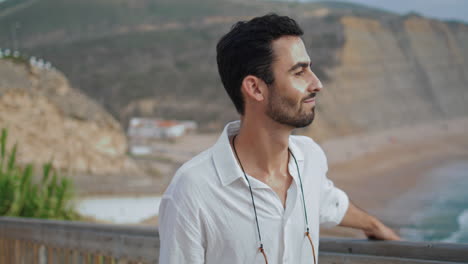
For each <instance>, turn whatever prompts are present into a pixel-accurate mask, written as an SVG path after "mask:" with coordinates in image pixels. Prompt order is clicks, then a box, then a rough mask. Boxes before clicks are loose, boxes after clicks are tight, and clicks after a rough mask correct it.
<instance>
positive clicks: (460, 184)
mask: <svg viewBox="0 0 468 264" xmlns="http://www.w3.org/2000/svg"><path fill="white" fill-rule="evenodd" d="M427 176H428V177H427V179H428V182H426V183H425V184H426V186H427V185H432V188H425V192H423V193H421V194H419V195H418V197H417V198H416V199H418V200H419V204H420V206H419V208H418V210H415V211H414V213H412V214H411V215H410V216H409V218H408V222H407V223H406V224H403V226H402V227H401V228H400V233H401V235H402V238H403V239H405V240H409V241H434V242H448V243H468V161H466V160H460V161H453V162H450V163H447V164H445V165H443V166H441V167H437V168H434V169H433V170H431V171H430V172H429V175H427Z"/></svg>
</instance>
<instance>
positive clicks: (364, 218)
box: [340, 201, 401, 240]
mask: <svg viewBox="0 0 468 264" xmlns="http://www.w3.org/2000/svg"><path fill="white" fill-rule="evenodd" d="M340 226H344V227H352V228H357V229H361V230H362V231H364V234H366V236H367V238H369V239H377V240H401V238H400V237H399V236H398V235H397V234H396V233H395V232H394V231H393V230H392V229H390V228H389V227H387V226H386V225H384V224H383V223H382V222H380V221H379V220H378V219H377V218H375V217H373V216H371V215H369V214H368V213H366V212H365V211H364V210H362V209H360V208H358V207H357V206H356V205H354V204H353V203H352V202H351V201H350V202H349V207H348V210H347V211H346V214H345V216H344V217H343V220H342V221H341V223H340Z"/></svg>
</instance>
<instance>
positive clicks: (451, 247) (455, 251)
mask: <svg viewBox="0 0 468 264" xmlns="http://www.w3.org/2000/svg"><path fill="white" fill-rule="evenodd" d="M158 256H159V233H158V230H157V229H156V228H149V227H137V226H135V227H134V226H115V225H104V224H90V223H82V222H67V221H53V220H39V219H25V218H11V217H0V264H30V263H34V264H46V263H47V264H62V263H73V264H75V263H76V264H82V263H90V264H91V263H93V264H104V263H106V264H107V263H112V264H124V263H129V264H134V263H142V264H146V263H147V264H154V263H158ZM319 260H320V263H321V264H332V263H333V264H357V263H376V264H389V263H398V264H436V263H439V264H449V263H451V264H456V263H468V244H446V243H416V242H390V241H368V240H350V239H332V238H323V239H321V240H320V253H319Z"/></svg>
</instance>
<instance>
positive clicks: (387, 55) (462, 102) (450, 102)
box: [309, 16, 468, 138]
mask: <svg viewBox="0 0 468 264" xmlns="http://www.w3.org/2000/svg"><path fill="white" fill-rule="evenodd" d="M340 23H341V24H342V25H343V29H344V30H343V32H344V39H345V41H344V45H343V47H342V48H341V49H339V50H337V53H336V54H335V56H336V57H337V60H338V61H339V63H337V65H336V66H335V67H331V68H329V69H327V74H328V75H329V76H330V78H329V81H328V82H327V83H326V86H325V87H326V88H325V89H324V90H323V93H322V95H321V96H320V98H319V99H318V100H319V108H320V111H319V112H320V114H319V115H318V120H317V123H316V124H315V125H314V126H313V127H311V129H309V133H310V134H314V135H315V136H316V137H319V138H328V137H337V136H341V135H347V134H355V133H360V132H366V131H376V130H384V129H388V128H394V127H401V126H408V125H414V124H417V123H430V122H434V121H437V120H446V119H454V118H457V117H461V116H467V115H468V78H467V77H466V76H468V46H467V45H466V43H468V26H467V25H464V24H456V23H445V22H441V21H436V20H429V19H425V18H423V17H418V16H410V17H403V18H397V19H392V20H388V21H385V20H377V19H370V18H362V17H355V16H344V17H342V18H341V19H340ZM311 52H312V54H313V50H312V51H311Z"/></svg>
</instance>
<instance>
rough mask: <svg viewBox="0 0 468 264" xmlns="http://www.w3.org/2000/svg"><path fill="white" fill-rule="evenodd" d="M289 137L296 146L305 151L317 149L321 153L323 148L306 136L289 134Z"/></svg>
mask: <svg viewBox="0 0 468 264" xmlns="http://www.w3.org/2000/svg"><path fill="white" fill-rule="evenodd" d="M290 139H291V141H292V142H293V143H294V144H295V145H296V146H297V147H299V148H300V149H301V150H302V151H303V152H305V153H307V152H310V151H314V152H315V151H318V152H322V153H323V150H322V148H321V147H320V145H319V144H317V142H315V141H314V140H313V139H312V138H310V137H308V136H301V135H291V136H290Z"/></svg>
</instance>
